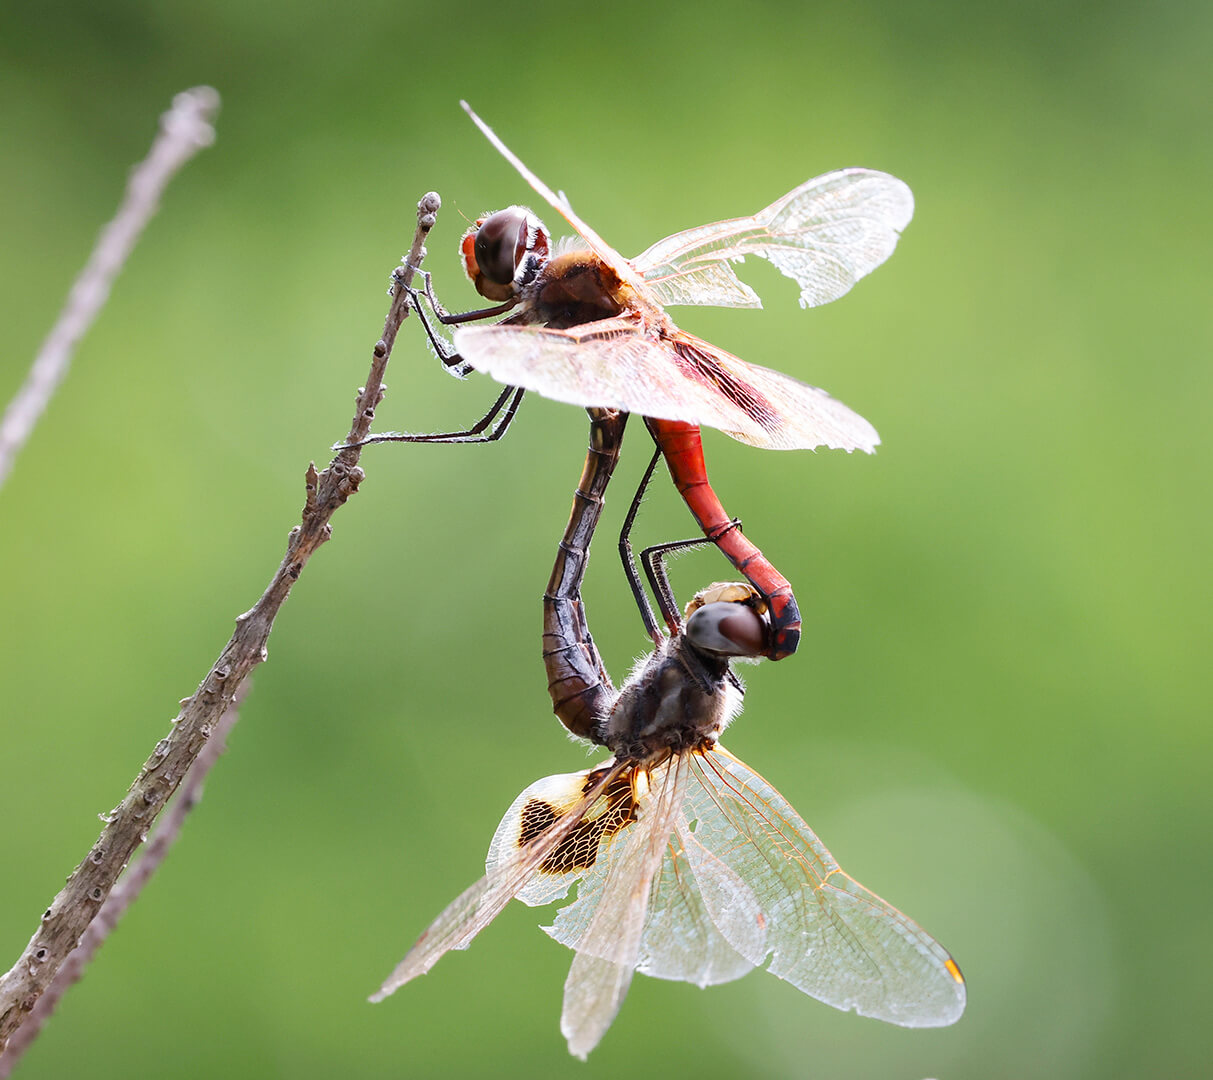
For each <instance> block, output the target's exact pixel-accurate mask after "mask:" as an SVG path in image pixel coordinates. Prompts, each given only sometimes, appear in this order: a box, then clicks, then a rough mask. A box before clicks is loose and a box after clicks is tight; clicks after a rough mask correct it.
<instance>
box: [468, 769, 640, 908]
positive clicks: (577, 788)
mask: <svg viewBox="0 0 1213 1080" xmlns="http://www.w3.org/2000/svg"><path fill="white" fill-rule="evenodd" d="M595 775H596V773H595V771H593V770H583V771H582V772H576V773H564V774H561V775H559V776H548V777H545V778H544V779H542V780H539V781H537V782H536V783H534V784H532V785H531V786H530V787H529V788H527V789H526V790H525V791H524V792H523V793H522V794H521V795H519V796H518V798H517V799H515V800H514V804H513V805H512V806H511V807H510V808H509V810H507V811H506V813H505V816H504V817H503V818H502V819H501V824H500V825H498V826H497V831H496V832H495V833H494V834H493V840H492V843H491V844H490V845H489V853H488V856H487V858H486V860H485V870H486V871H487V873H488V874H489V875H490V876H492V875H493V874H494V873H496V872H497V868H498V867H499V866H501V865H503V864H508V863H509V862H510V860H512V859H515V858H517V857H518V854H519V853H520V852H521V851H524V850H525V849H526V847H527V846H528V845H529V844H530V843H531V842H532V841H533V840H535V839H536V838H537V837H538V836H540V835H541V834H542V833H543V832H545V831H546V830H547V829H549V828H551V826H552V825H553V824H554V823H555V822H557V821H558V820H559V819H561V818H562V817H564V816H565V815H567V814H568V813H569V812H571V811H572V810H573V808H574V807H576V806H577V804H578V803H579V802H580V801H581V800H582V799H583V798H584V797H585V794H586V791H587V790H588V787H589V785H590V784H592V783H594V777H595ZM635 820H636V813H635V803H634V802H633V800H632V785H631V782H630V780H629V778H628V774H627V773H626V772H625V773H623V774H621V775H620V776H619V777H618V778H617V779H616V780H615V781H614V782H613V783H612V784H611V785H610V787H609V788H607V789H606V790H605V791H604V792H603V793H602V794H601V796H600V797H599V798H598V799H597V800H596V801H595V802H594V804H593V805H592V806H590V807H588V808H587V809H585V810H584V812H583V813H582V814H581V819H580V821H578V822H577V824H576V825H575V826H574V827H573V828H572V830H571V831H570V832H569V833H568V834H567V835H566V836H565V837H564V838H563V839H562V840H561V842H560V843H559V845H557V847H556V848H554V849H553V850H552V851H551V852H549V853H548V855H547V857H546V858H545V859H544V860H543V861H542V862H541V863H540V864H539V865H538V866H536V867H535V869H534V871H533V873H532V874H531V877H530V879H529V880H528V881H527V882H526V883H525V884H524V885H523V886H522V887H521V888H520V889H519V890H518V892H517V893H516V894H515V895H516V897H517V899H519V900H521V901H522V902H523V903H524V904H528V905H530V906H531V907H536V906H539V905H541V904H550V903H552V902H553V901H554V900H559V899H561V898H562V897H564V896H567V895H568V891H569V888H570V887H571V886H572V885H573V883H574V882H575V881H577V880H579V879H580V878H582V877H584V876H585V875H586V874H587V873H588V874H601V872H602V868H603V867H604V866H607V865H609V863H610V861H611V859H612V858H613V857H614V852H615V851H616V849H618V848H620V847H621V846H622V840H623V839H625V838H626V837H627V835H628V831H627V826H629V825H630V824H631V823H632V822H634V821H635Z"/></svg>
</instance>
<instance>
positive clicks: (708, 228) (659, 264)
mask: <svg viewBox="0 0 1213 1080" xmlns="http://www.w3.org/2000/svg"><path fill="white" fill-rule="evenodd" d="M913 215H914V196H913V195H912V194H911V192H910V189H909V188H908V187H907V186H906V185H905V184H904V183H902V182H901V181H900V180H898V179H897V178H896V177H894V176H890V175H889V174H888V173H883V172H877V171H876V170H874V169H840V170H838V171H837V172H831V173H826V174H825V175H824V176H818V177H816V178H815V179H813V180H807V181H805V183H803V184H801V185H800V187H798V188H795V189H793V190H792V191H789V192H788V193H787V194H786V195H784V196H783V198H781V199H777V200H776V201H775V202H773V203H771V205H770V206H768V207H767V208H766V209H765V210H760V211H759V212H758V213H757V214H755V215H754V216H753V217H745V218H733V219H732V220H730V221H717V222H714V223H713V224H711V225H701V226H699V227H698V228H696V229H687V230H686V231H685V232H680V233H675V234H674V235H673V236H667V237H666V238H665V239H664V240H659V241H658V242H657V243H656V244H654V245H653V246H652V247H651V248H649V249H648V250H647V251H644V252H642V253H641V254H640V255H637V256H636V258H634V259H633V260H632V265H633V266H634V267H635V268H636V270H638V271H639V272H640V274H641V276H642V277H643V278H644V280H645V284H646V285H648V287H649V288H650V289H651V290H652V291H653V293H654V294H655V295H656V297H657V299H658V300H659V301H660V302H661V303H663V304H715V305H719V306H721V307H762V301H761V300H759V299H758V295H757V293H755V292H754V290H753V289H751V288H750V287H749V286H748V285H746V284H745V283H744V282H742V281H741V280H740V279H739V278H738V277H737V275H736V274H735V273H734V272H733V268H732V266H731V265H730V264H731V263H735V262H741V261H743V260H744V259H745V258H746V256H747V255H756V256H758V257H759V258H762V259H767V260H768V261H769V262H771V263H773V264H774V265H775V266H776V267H777V268H778V269H779V270H780V272H781V273H783V274H784V275H786V276H787V277H790V278H791V279H792V280H793V281H795V282H796V284H797V285H799V286H800V305H801V307H816V306H818V305H819V304H828V303H829V302H830V301H831V300H837V299H838V297H840V296H842V295H843V293H845V292H847V291H848V290H849V289H850V288H851V286H853V285H854V284H855V282H857V281H858V280H859V279H860V278H861V277H863V276H864V275H865V274H869V273H871V272H872V271H873V270H875V269H876V267H878V266H879V265H880V264H881V263H882V262H884V261H885V259H887V258H888V257H889V256H890V255H891V254H893V249H894V248H895V247H896V246H897V238H898V235H899V234H900V233H901V231H902V230H903V229H904V228H905V227H906V226H907V225H908V224H909V222H910V218H911V217H913Z"/></svg>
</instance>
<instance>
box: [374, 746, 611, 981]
mask: <svg viewBox="0 0 1213 1080" xmlns="http://www.w3.org/2000/svg"><path fill="white" fill-rule="evenodd" d="M624 768H625V766H624V765H621V764H616V765H612V766H611V767H610V768H609V769H607V770H605V771H603V772H601V773H599V774H597V775H596V778H595V779H594V781H593V782H592V783H591V784H590V786H589V787H588V789H587V790H586V791H585V793H584V794H583V795H582V796H581V798H579V799H578V800H576V801H575V802H574V803H572V804H571V805H570V806H569V808H568V810H567V812H566V813H564V814H562V815H561V816H559V817H558V818H557V819H556V820H555V821H554V822H553V823H552V824H551V825H550V826H549V827H548V828H546V829H545V830H543V831H542V832H539V833H538V834H537V835H536V836H535V837H534V839H532V840H530V841H529V842H528V843H527V844H526V845H524V846H522V847H520V848H519V849H518V850H517V851H516V852H515V853H514V854H513V855H512V857H509V858H505V859H502V860H499V861H498V862H497V864H496V865H495V867H494V869H493V872H492V873H490V874H486V875H485V876H484V877H483V878H481V879H480V880H479V881H478V882H476V884H475V885H473V886H471V888H469V889H467V890H465V891H464V892H463V893H462V894H461V895H460V896H458V897H457V898H456V899H455V900H454V901H453V902H452V903H451V904H450V905H449V906H448V907H447V908H446V910H445V911H443V912H442V914H441V915H439V916H438V918H436V919H435V920H434V921H433V923H431V924H430V926H429V928H428V929H427V930H426V931H425V932H424V933H423V934H422V935H421V937H419V938H418V939H417V941H416V943H415V944H414V945H413V947H412V948H411V949H410V950H409V951H408V953H407V955H406V956H405V957H404V959H403V960H401V961H400V963H399V964H398V965H396V968H395V970H394V971H393V972H392V973H391V975H389V976H388V977H387V979H386V980H385V981H384V983H383V985H382V986H381V987H380V988H379V990H378V992H376V993H375V994H373V995H372V996H371V1001H382V1000H383V999H384V998H385V997H387V995H388V994H390V993H392V992H393V991H394V990H397V989H398V988H399V987H401V986H403V985H404V984H405V983H406V982H408V981H409V980H410V979H413V978H415V977H416V976H418V975H424V974H425V973H426V972H427V971H429V970H430V968H432V967H433V966H434V965H435V964H436V963H437V962H438V960H439V959H440V958H441V957H442V956H443V955H444V954H445V953H446V952H447V951H449V950H450V949H466V948H467V947H468V945H470V944H471V941H472V939H473V938H474V937H475V936H476V935H477V934H478V933H480V931H481V930H483V929H484V928H485V927H486V926H488V924H489V923H490V922H492V921H493V919H495V918H496V917H497V916H498V915H499V914H500V913H501V910H502V908H504V907H505V905H506V904H507V903H509V901H510V899H511V897H513V896H515V895H517V894H518V893H519V892H520V891H521V890H522V889H523V888H524V887H525V886H526V884H527V882H528V881H529V880H530V878H531V876H532V875H533V874H535V873H536V872H537V871H538V870H539V868H540V867H541V866H542V865H543V863H544V861H545V860H546V859H547V858H548V857H549V856H550V855H551V854H552V853H553V852H554V851H556V850H557V849H558V848H559V847H560V845H561V843H562V842H563V841H564V840H566V839H567V838H568V837H569V836H570V835H571V834H572V833H573V832H574V830H575V829H576V828H577V826H578V825H579V824H580V822H581V820H582V817H583V816H584V815H585V814H586V812H587V811H589V810H590V809H591V808H592V807H593V806H594V804H595V803H596V802H597V801H598V799H599V798H600V797H601V796H602V795H603V793H604V792H605V791H607V790H608V788H609V787H610V786H611V784H612V783H613V782H614V781H615V780H616V779H617V778H618V777H619V775H620V774H621V773H622V772H623V770H624Z"/></svg>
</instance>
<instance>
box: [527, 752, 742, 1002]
mask: <svg viewBox="0 0 1213 1080" xmlns="http://www.w3.org/2000/svg"><path fill="white" fill-rule="evenodd" d="M626 779H627V778H626V775H625V776H624V777H621V778H620V780H618V781H616V784H621V783H624V782H626ZM659 791H660V792H661V793H662V794H665V795H670V794H674V795H676V794H677V792H676V791H674V789H673V788H672V786H671V785H669V784H665V785H663V786H662V787H661V788H660V789H659ZM650 807H651V803H650V802H649V800H648V799H647V798H645V799H641V800H640V802H639V803H638V804H636V811H637V812H639V813H640V814H641V815H644V814H648V815H649V820H650V821H651V820H652V819H653V811H652V810H651V809H650ZM632 820H635V817H634V816H633V818H632ZM642 831H644V832H646V834H647V831H648V830H647V827H642ZM622 835H625V834H624V833H623V832H622V831H617V832H616V833H615V834H614V835H613V836H610V837H606V836H604V838H603V840H602V842H601V844H600V846H599V848H598V851H597V857H596V858H595V859H594V860H593V864H592V865H591V866H590V867H588V868H587V869H586V870H585V871H584V872H583V873H584V876H583V877H582V880H581V884H580V885H579V886H578V888H577V899H576V900H575V901H574V902H573V903H572V904H570V905H569V906H567V907H565V908H562V909H561V910H560V911H559V912H558V913H557V916H556V919H555V922H554V923H553V925H552V926H545V927H544V928H543V929H544V930H545V931H546V932H547V933H548V934H549V935H550V936H551V937H553V938H554V939H555V940H556V941H559V942H560V943H561V944H562V945H567V946H568V947H569V948H571V949H576V948H579V947H580V948H582V949H583V950H589V949H593V948H595V947H596V944H595V940H594V939H592V938H590V937H588V936H587V930H588V928H589V926H590V923H591V921H592V920H593V919H594V917H595V915H596V913H597V911H598V908H599V905H600V903H601V901H602V897H603V895H604V893H605V890H606V887H607V882H608V880H610V879H611V878H612V875H615V880H622V879H623V877H625V876H626V875H627V874H628V873H629V872H632V871H634V870H635V867H636V859H637V852H638V851H639V850H640V849H639V844H640V841H637V845H638V846H637V847H629V848H625V844H624V843H623V841H622V840H621V839H620V838H621V836H622ZM626 835H627V836H628V837H629V838H630V835H631V834H630V833H628V834H626ZM567 843H568V842H567V841H566V844H567ZM540 877H541V875H536V877H535V878H532V884H534V883H535V882H537V881H538V880H539V878H540ZM569 884H571V882H562V883H561V888H560V893H559V895H560V896H563V895H565V893H566V892H567V889H568V885H569ZM705 891H706V892H708V893H709V894H710V896H711V900H710V902H705V901H704V898H703V893H704V892H705ZM518 898H519V899H520V900H526V901H527V902H528V903H532V902H534V903H547V902H548V901H549V900H553V899H556V898H557V896H556V895H555V889H552V890H550V891H549V890H545V891H544V892H543V894H542V895H535V894H527V895H524V894H522V893H520V894H519V897H518ZM709 907H710V908H712V909H714V910H720V909H726V910H728V911H729V912H730V913H731V914H732V926H733V927H734V928H735V930H736V933H734V934H733V935H732V937H731V939H730V938H725V937H724V935H722V934H721V932H720V931H719V930H718V929H717V928H716V925H715V923H714V921H713V919H712V917H711V915H710V914H709V913H708V912H709ZM765 942H766V929H765V919H764V916H763V914H762V911H761V909H760V908H759V906H758V901H757V900H756V899H755V898H754V894H753V892H751V890H750V888H749V886H748V885H746V884H745V882H743V881H742V880H741V878H740V877H738V876H737V874H736V873H734V872H733V871H732V870H731V869H730V868H729V867H728V866H726V865H725V864H724V863H723V862H721V860H720V859H718V858H716V857H715V856H714V855H712V854H711V853H710V852H708V851H707V850H706V849H705V848H704V847H703V846H702V845H701V844H700V843H699V842H698V841H697V840H696V839H695V837H694V836H693V835H692V834H691V832H690V830H689V829H688V828H687V822H686V818H685V816H683V814H682V813H679V814H678V815H677V819H676V822H675V827H674V833H673V835H672V836H671V837H670V839H669V843H668V847H667V850H666V853H665V857H664V858H663V859H662V861H661V868H660V870H659V871H658V872H657V874H656V876H655V877H654V878H653V883H652V889H651V894H650V897H649V905H648V913H647V915H646V916H645V919H644V931H643V934H642V937H641V941H640V952H639V956H633V954H632V953H631V952H630V951H628V950H630V948H631V945H630V943H629V944H625V943H624V942H623V939H622V938H605V939H604V938H600V939H598V941H597V944H598V945H605V947H606V950H605V952H604V954H603V955H602V956H601V957H600V958H601V959H604V960H615V961H618V962H619V963H626V962H632V963H634V964H635V966H636V970H637V971H639V972H641V973H642V974H645V975H650V976H652V977H654V978H659V979H678V980H681V981H684V982H692V983H695V984H696V985H698V986H710V985H713V984H715V983H722V982H728V981H730V980H732V979H737V978H740V977H741V976H742V975H744V974H746V972H748V971H750V970H751V969H752V968H754V967H755V966H756V965H758V964H760V963H762V960H763V959H764V957H765V956H766V948H765ZM620 950H623V951H622V952H621V951H620Z"/></svg>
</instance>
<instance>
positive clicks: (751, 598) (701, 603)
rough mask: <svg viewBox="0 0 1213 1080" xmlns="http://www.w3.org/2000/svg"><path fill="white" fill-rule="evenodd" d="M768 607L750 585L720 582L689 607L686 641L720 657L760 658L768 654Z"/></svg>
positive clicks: (709, 588)
mask: <svg viewBox="0 0 1213 1080" xmlns="http://www.w3.org/2000/svg"><path fill="white" fill-rule="evenodd" d="M765 616H766V604H765V602H764V601H763V599H762V597H761V596H760V595H759V594H758V593H757V592H756V591H755V590H754V589H753V588H752V587H751V586H749V585H742V584H740V583H737V582H731V583H727V584H720V583H717V584H715V585H710V586H708V588H706V589H702V590H701V591H700V592H698V593H696V594H695V598H694V599H693V600H692V601H691V602H690V603H689V604H687V610H686V626H685V627H684V629H683V633H684V634H685V635H686V639H687V641H688V642H690V644H691V645H693V646H694V647H695V648H696V649H698V650H699V651H701V652H705V653H710V654H713V655H716V656H745V657H754V658H757V657H760V656H763V655H765V653H766V651H767V647H768V646H767V638H768V637H769V636H770V625H769V623H768V621H767V619H766V617H765Z"/></svg>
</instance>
